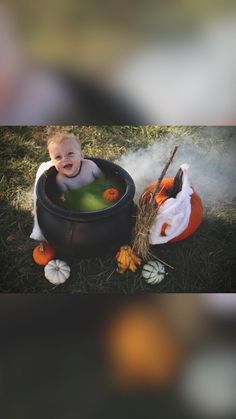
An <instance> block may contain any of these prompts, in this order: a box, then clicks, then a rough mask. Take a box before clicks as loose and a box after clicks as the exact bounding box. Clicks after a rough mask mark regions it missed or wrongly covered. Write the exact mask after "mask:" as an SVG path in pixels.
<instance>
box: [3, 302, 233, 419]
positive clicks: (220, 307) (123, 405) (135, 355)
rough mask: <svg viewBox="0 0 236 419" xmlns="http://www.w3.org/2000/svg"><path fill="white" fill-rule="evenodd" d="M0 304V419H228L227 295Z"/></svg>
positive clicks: (230, 331)
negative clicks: (173, 418) (1, 418)
mask: <svg viewBox="0 0 236 419" xmlns="http://www.w3.org/2000/svg"><path fill="white" fill-rule="evenodd" d="M0 300H1V301H0V303H1V304H0V328H1V347H0V351H1V358H0V393H1V398H2V401H1V410H2V416H3V417H4V418H6V419H8V418H9V419H15V418H17V419H21V418H24V419H27V418H32V417H34V418H36V419H37V418H41V417H44V418H52V417H57V418H58V419H60V418H65V417H66V418H78V417H80V418H82V419H83V418H101V417H102V418H109V419H113V418H120V417H123V418H129V419H132V418H136V419H137V418H153V417H164V418H167V419H168V418H172V417H175V418H176V417H177V418H181V419H185V418H186V419H187V418H188V419H191V418H193V419H194V418H199V419H201V418H204V419H210V418H219V419H221V418H222V419H223V418H224V419H226V418H230V419H231V418H232V419H233V418H235V414H236V397H235V396H236V394H235V392H236V386H235V383H236V352H235V325H236V304H235V303H236V296H235V295H234V294H182V295H180V294H179V295H178V294H166V295H152V296H151V295H146V296H144V295H143V296H136V297H131V296H129V297H121V296H119V297H116V296H114V295H113V296H112V295H110V296H102V295H101V296H91V295H90V296H85V295H84V296H78V295H74V296H73V295H72V296H70V298H69V296H65V295H64V296H59V295H58V296H50V297H45V296H40V295H38V296H37V295H35V296H33V295H31V296H26V295H25V296H23V295H22V296H14V295H11V296H8V295H1V296H0Z"/></svg>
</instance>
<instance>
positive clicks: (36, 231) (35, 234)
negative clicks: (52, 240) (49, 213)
mask: <svg viewBox="0 0 236 419" xmlns="http://www.w3.org/2000/svg"><path fill="white" fill-rule="evenodd" d="M51 166H53V163H52V161H51V160H50V161H47V162H45V163H41V164H40V166H39V168H38V170H37V173H36V177H35V182H34V206H33V211H32V214H33V216H34V227H33V230H32V233H31V235H30V238H31V239H33V240H39V241H42V240H44V241H46V239H45V237H44V235H43V233H42V231H41V229H40V227H39V223H38V217H37V205H36V202H37V195H36V186H37V182H38V180H39V178H40V176H41V175H42V174H43V173H44V172H45V171H46V170H48V169H49V168H50V167H51Z"/></svg>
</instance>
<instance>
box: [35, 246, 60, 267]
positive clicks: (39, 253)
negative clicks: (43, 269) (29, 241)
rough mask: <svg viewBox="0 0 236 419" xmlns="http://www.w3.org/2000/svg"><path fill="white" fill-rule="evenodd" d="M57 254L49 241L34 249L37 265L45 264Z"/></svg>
mask: <svg viewBox="0 0 236 419" xmlns="http://www.w3.org/2000/svg"><path fill="white" fill-rule="evenodd" d="M54 256H55V250H54V248H53V247H52V246H51V245H50V244H49V243H43V242H42V243H40V244H38V246H36V247H35V248H34V250H33V259H34V261H35V263H37V265H42V266H45V265H47V264H48V262H50V260H52V259H53V258H54Z"/></svg>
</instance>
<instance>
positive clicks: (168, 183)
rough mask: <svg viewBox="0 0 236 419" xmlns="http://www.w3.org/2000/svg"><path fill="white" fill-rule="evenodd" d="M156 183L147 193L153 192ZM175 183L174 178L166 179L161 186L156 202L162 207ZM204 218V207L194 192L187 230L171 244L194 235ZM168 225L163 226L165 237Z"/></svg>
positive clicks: (153, 183)
mask: <svg viewBox="0 0 236 419" xmlns="http://www.w3.org/2000/svg"><path fill="white" fill-rule="evenodd" d="M156 183H157V182H156V181H154V182H152V183H151V184H150V185H149V186H148V187H147V189H146V191H152V190H153V189H154V187H155V185H156ZM173 183H174V178H164V179H163V180H162V182H161V184H160V190H159V192H158V194H157V195H156V202H157V204H158V205H159V206H160V205H162V204H163V203H164V202H165V201H166V199H168V198H169V196H168V191H169V190H170V189H171V187H172V186H173ZM202 218H203V206H202V201H201V198H200V197H199V195H198V194H197V192H195V191H193V194H192V195H191V214H190V219H189V223H188V226H187V228H186V229H185V230H184V231H183V232H182V233H181V234H180V235H179V236H177V237H175V238H174V239H172V240H170V242H171V243H174V242H177V241H180V240H183V239H186V237H188V236H190V235H191V234H193V233H194V232H195V231H196V230H197V228H198V227H199V225H200V224H201V222H202ZM167 227H168V224H163V226H162V229H161V234H162V235H163V236H165V231H166V228H167Z"/></svg>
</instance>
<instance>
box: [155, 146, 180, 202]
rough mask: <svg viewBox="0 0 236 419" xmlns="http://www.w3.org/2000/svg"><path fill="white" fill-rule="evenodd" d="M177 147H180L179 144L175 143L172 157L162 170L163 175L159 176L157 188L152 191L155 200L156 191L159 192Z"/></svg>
mask: <svg viewBox="0 0 236 419" xmlns="http://www.w3.org/2000/svg"><path fill="white" fill-rule="evenodd" d="M177 148H178V146H177V145H175V146H174V148H173V150H172V152H171V155H170V158H169V160H168V162H167V163H166V165H165V167H164V169H163V170H162V172H161V176H160V177H159V178H158V181H157V184H156V186H155V188H154V189H153V192H152V194H153V195H152V201H154V199H155V195H156V193H157V191H158V189H159V186H160V184H161V181H162V180H163V178H164V176H165V174H166V172H167V170H168V167H169V165H170V164H171V162H172V160H173V158H174V155H175V153H176V151H177Z"/></svg>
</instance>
